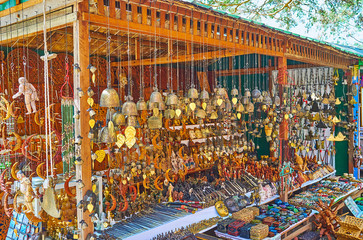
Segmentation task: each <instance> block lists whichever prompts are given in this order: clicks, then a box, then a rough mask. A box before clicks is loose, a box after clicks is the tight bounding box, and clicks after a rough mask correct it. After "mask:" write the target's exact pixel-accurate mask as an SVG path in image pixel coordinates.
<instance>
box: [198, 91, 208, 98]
mask: <svg viewBox="0 0 363 240" xmlns="http://www.w3.org/2000/svg"><path fill="white" fill-rule="evenodd" d="M199 98H200V99H201V100H207V99H209V93H208V91H206V90H203V91H202V92H201V93H200V96H199Z"/></svg>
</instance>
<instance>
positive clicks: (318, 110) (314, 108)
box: [310, 101, 320, 112]
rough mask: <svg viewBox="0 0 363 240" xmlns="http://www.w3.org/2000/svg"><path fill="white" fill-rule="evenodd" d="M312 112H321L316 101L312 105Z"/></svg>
mask: <svg viewBox="0 0 363 240" xmlns="http://www.w3.org/2000/svg"><path fill="white" fill-rule="evenodd" d="M310 111H311V112H320V109H319V105H318V103H317V102H316V101H314V102H313V105H312V107H311V110H310Z"/></svg>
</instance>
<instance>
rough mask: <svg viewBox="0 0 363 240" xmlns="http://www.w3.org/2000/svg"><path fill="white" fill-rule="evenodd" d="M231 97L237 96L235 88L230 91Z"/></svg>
mask: <svg viewBox="0 0 363 240" xmlns="http://www.w3.org/2000/svg"><path fill="white" fill-rule="evenodd" d="M231 95H232V96H237V95H238V89H237V88H233V89H232V90H231Z"/></svg>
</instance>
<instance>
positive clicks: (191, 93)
mask: <svg viewBox="0 0 363 240" xmlns="http://www.w3.org/2000/svg"><path fill="white" fill-rule="evenodd" d="M187 96H188V98H191V99H197V98H198V90H197V89H196V88H195V87H194V86H193V85H192V87H191V88H190V89H189V90H188V95H187Z"/></svg>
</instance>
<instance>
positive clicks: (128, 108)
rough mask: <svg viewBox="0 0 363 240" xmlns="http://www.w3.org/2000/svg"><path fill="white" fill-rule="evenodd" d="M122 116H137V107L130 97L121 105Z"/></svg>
mask: <svg viewBox="0 0 363 240" xmlns="http://www.w3.org/2000/svg"><path fill="white" fill-rule="evenodd" d="M122 114H123V115H125V116H137V107H136V104H135V103H134V102H133V101H132V97H131V96H128V97H127V101H126V102H125V103H124V104H123V105H122Z"/></svg>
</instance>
